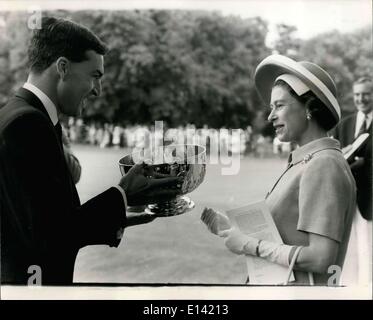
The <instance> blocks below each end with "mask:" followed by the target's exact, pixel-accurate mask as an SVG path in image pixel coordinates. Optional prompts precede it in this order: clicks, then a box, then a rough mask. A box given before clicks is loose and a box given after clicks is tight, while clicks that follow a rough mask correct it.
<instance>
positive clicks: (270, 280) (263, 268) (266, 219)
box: [226, 201, 295, 285]
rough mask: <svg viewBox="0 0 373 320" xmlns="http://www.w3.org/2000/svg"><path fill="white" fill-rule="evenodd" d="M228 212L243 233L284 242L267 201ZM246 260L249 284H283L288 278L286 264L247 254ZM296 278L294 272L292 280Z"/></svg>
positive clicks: (232, 221) (233, 223) (233, 222)
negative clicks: (282, 264)
mask: <svg viewBox="0 0 373 320" xmlns="http://www.w3.org/2000/svg"><path fill="white" fill-rule="evenodd" d="M226 213H227V216H228V217H229V219H230V221H231V223H232V225H233V226H235V227H237V228H238V229H239V230H241V231H242V232H243V233H245V234H247V235H249V236H251V237H253V238H256V239H261V240H267V241H271V242H276V243H283V241H282V239H281V236H280V233H279V232H278V230H277V227H276V225H275V222H274V221H273V218H272V215H271V213H270V211H269V208H268V206H267V205H266V203H265V201H260V202H256V203H252V204H249V205H246V206H243V207H240V208H236V209H232V210H228V211H227V212H226ZM246 262H247V271H248V275H249V284H254V285H274V284H282V283H284V282H285V281H286V280H287V279H286V278H287V275H288V268H287V267H285V266H281V265H279V264H276V263H273V262H270V261H267V260H265V259H262V258H259V257H255V256H249V255H248V256H246ZM294 280H295V278H294V274H292V275H291V277H290V281H294Z"/></svg>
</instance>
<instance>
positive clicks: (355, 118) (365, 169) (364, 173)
mask: <svg viewBox="0 0 373 320" xmlns="http://www.w3.org/2000/svg"><path fill="white" fill-rule="evenodd" d="M353 98H354V104H355V107H356V112H355V113H353V114H351V115H349V116H347V117H346V118H344V119H343V120H342V121H341V122H340V123H339V125H338V126H337V127H336V128H335V129H334V132H333V133H332V134H333V136H334V138H336V139H338V140H339V141H340V143H341V147H342V148H344V150H348V149H349V148H350V147H351V144H352V143H353V142H354V141H355V140H356V139H357V138H358V137H359V136H360V135H361V134H363V133H369V137H368V139H367V140H366V141H365V143H364V144H363V145H362V147H361V148H360V149H359V150H358V151H357V152H356V154H355V156H354V158H353V160H352V162H351V163H350V167H351V171H352V174H353V175H354V177H355V180H356V186H357V207H358V208H357V212H356V216H355V218H354V221H353V226H352V230H351V237H350V246H349V249H348V252H347V256H346V264H347V263H353V262H354V261H355V262H356V264H357V265H355V267H351V266H350V267H351V268H352V269H351V272H352V273H354V272H357V275H358V279H356V280H357V281H358V282H359V283H360V284H367V283H369V282H371V279H372V113H373V83H372V79H371V78H369V77H364V78H360V79H358V80H357V81H355V82H354V84H353ZM346 269H347V268H346Z"/></svg>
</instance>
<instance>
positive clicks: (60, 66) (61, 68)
mask: <svg viewBox="0 0 373 320" xmlns="http://www.w3.org/2000/svg"><path fill="white" fill-rule="evenodd" d="M69 68H70V62H69V60H68V59H67V58H65V57H59V58H58V59H57V61H56V70H57V73H58V74H59V76H60V78H61V80H64V79H65V77H66V75H67V73H68V71H69Z"/></svg>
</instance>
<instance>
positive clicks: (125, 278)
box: [73, 146, 285, 284]
mask: <svg viewBox="0 0 373 320" xmlns="http://www.w3.org/2000/svg"><path fill="white" fill-rule="evenodd" d="M73 150H74V152H75V154H76V156H77V157H78V158H79V159H80V161H81V164H82V167H83V171H82V178H81V181H80V182H79V184H78V185H77V187H78V191H79V194H80V198H81V201H82V202H85V201H87V200H88V199H89V198H91V197H92V196H94V195H96V194H98V193H100V192H102V191H104V190H105V188H108V187H110V186H111V185H113V184H116V183H117V182H118V181H119V179H120V172H119V168H118V166H117V161H118V160H119V158H120V157H122V156H123V155H124V154H126V153H128V150H123V149H122V150H114V149H99V148H94V147H90V146H73ZM240 165H241V167H240V171H239V174H238V175H234V176H223V175H221V168H222V166H221V165H208V167H207V174H206V177H205V181H204V182H203V184H202V185H201V186H200V187H199V188H198V189H197V190H195V191H194V192H193V193H191V194H190V197H191V198H192V199H193V200H194V202H195V203H196V207H195V209H194V210H192V211H190V212H188V213H186V214H184V215H180V216H175V217H167V218H158V219H156V220H154V221H153V222H151V223H149V224H146V225H141V226H135V227H131V228H128V229H126V231H125V234H124V238H123V239H122V242H121V244H120V245H119V247H118V248H110V247H107V246H91V247H86V248H83V249H82V250H81V251H80V253H79V255H78V258H77V261H76V265H75V275H74V281H75V282H95V283H101V282H107V283H108V282H109V283H162V284H164V283H185V284H202V283H205V284H242V283H243V282H244V281H245V278H246V273H245V270H246V265H245V260H244V258H243V257H240V256H237V255H235V254H232V253H230V252H229V251H228V250H227V249H226V248H225V246H224V241H223V240H222V239H220V238H219V237H217V236H214V235H212V234H211V233H209V232H208V231H207V229H206V227H205V226H204V225H203V223H202V222H201V221H200V215H201V212H202V210H203V208H204V207H205V206H210V207H213V208H216V209H219V210H222V211H224V210H226V209H229V208H234V207H237V206H241V205H244V204H247V203H250V202H253V201H257V200H262V199H263V198H264V196H265V194H266V192H267V191H268V190H269V189H270V187H271V186H272V183H273V182H274V181H275V179H276V177H278V176H279V175H280V173H281V171H282V169H283V168H284V167H285V160H284V159H275V158H273V159H255V158H249V157H246V158H244V159H241V163H240ZM107 210H110V208H108V209H107Z"/></svg>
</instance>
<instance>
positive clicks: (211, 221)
mask: <svg viewBox="0 0 373 320" xmlns="http://www.w3.org/2000/svg"><path fill="white" fill-rule="evenodd" d="M201 220H202V221H203V223H204V224H205V225H206V226H207V228H208V229H209V230H210V232H211V233H213V234H216V235H219V232H220V231H223V230H227V229H230V228H231V223H230V222H229V219H228V217H227V216H226V215H224V214H222V213H220V212H218V211H215V210H213V209H211V208H205V209H204V210H203V212H202V215H201Z"/></svg>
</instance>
